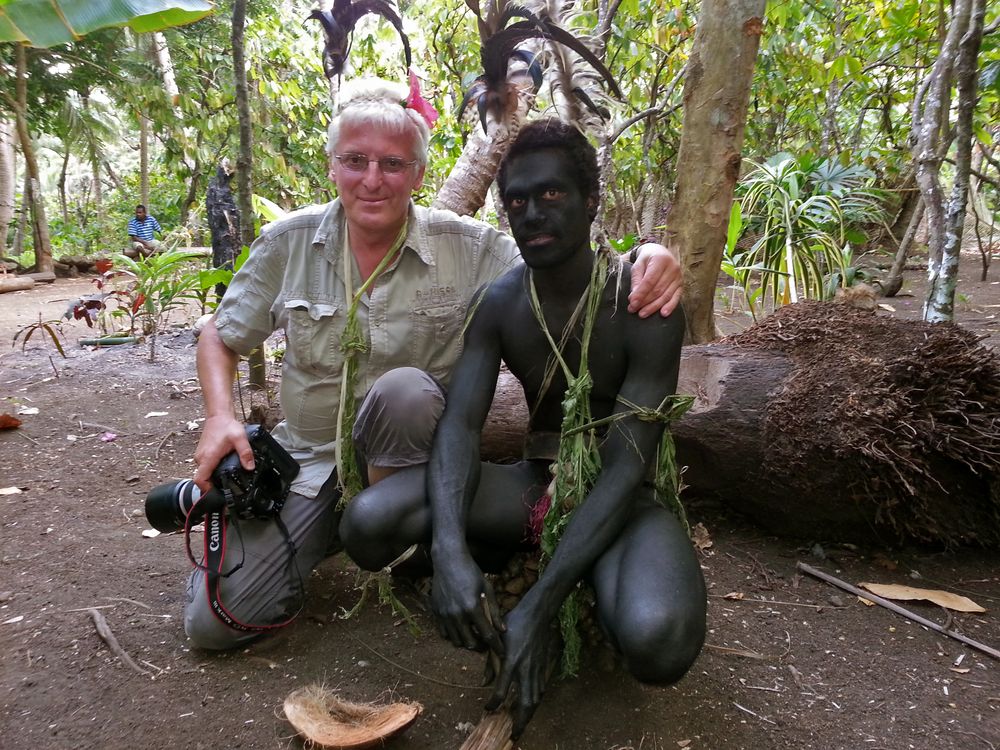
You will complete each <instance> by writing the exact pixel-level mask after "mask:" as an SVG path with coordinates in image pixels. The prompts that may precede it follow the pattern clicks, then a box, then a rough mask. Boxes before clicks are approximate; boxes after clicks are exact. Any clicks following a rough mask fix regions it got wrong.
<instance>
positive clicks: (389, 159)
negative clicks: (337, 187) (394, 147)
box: [334, 154, 417, 174]
mask: <svg viewBox="0 0 1000 750" xmlns="http://www.w3.org/2000/svg"><path fill="white" fill-rule="evenodd" d="M334 158H335V159H336V160H337V161H339V162H340V163H341V165H342V166H343V167H344V169H346V170H347V171H348V172H364V171H366V170H367V169H368V165H369V164H370V163H371V162H373V161H374V162H376V163H378V168H379V169H380V170H382V174H399V173H400V172H402V171H404V170H405V169H407V168H409V167H412V166H413V165H414V164H416V163H417V160H416V159H412V160H410V161H407V160H406V159H404V158H402V157H400V156H383V157H382V158H381V159H369V158H368V154H337V155H336V156H334Z"/></svg>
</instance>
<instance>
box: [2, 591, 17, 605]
mask: <svg viewBox="0 0 1000 750" xmlns="http://www.w3.org/2000/svg"><path fill="white" fill-rule="evenodd" d="M13 598H14V592H13V591H0V604H6V603H7V602H9V601H10V600H11V599H13Z"/></svg>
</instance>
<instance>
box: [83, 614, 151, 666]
mask: <svg viewBox="0 0 1000 750" xmlns="http://www.w3.org/2000/svg"><path fill="white" fill-rule="evenodd" d="M87 612H88V613H89V614H90V617H91V619H92V620H93V621H94V627H95V628H96V629H97V634H98V635H99V636H101V640H102V641H104V642H105V643H106V644H108V648H110V649H111V652H112V653H113V654H114V655H115V656H117V657H118V658H119V659H121V660H122V661H123V662H125V664H127V665H128V666H130V667H132V669H134V670H135V671H136V672H138V673H139V674H144V675H146V676H147V677H149V676H152V673H151V672H149V671H148V670H145V669H143V668H142V667H140V666H139V665H138V664H136V663H135V662H134V661H132V657H131V656H129V655H128V654H127V653H125V649H123V648H122V647H121V645H119V643H118V639H117V638H115V634H114V633H112V632H111V628H110V627H108V621H107V620H105V619H104V615H102V614H101V613H100V610H98V609H97V608H96V607H88V608H87Z"/></svg>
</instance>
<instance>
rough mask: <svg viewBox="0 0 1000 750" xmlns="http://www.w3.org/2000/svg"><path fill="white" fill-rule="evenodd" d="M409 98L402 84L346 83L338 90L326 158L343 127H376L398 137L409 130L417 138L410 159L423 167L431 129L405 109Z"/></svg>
mask: <svg viewBox="0 0 1000 750" xmlns="http://www.w3.org/2000/svg"><path fill="white" fill-rule="evenodd" d="M408 95H409V89H408V88H407V87H406V86H405V85H403V84H401V83H393V82H392V81H386V80H383V79H381V78H361V79H358V80H354V81H348V82H347V83H345V84H344V86H343V88H342V89H341V90H340V101H339V103H338V105H337V110H336V113H335V114H334V117H333V119H332V120H330V127H329V130H328V137H327V142H326V153H327V156H329V157H331V158H332V157H333V155H334V154H335V153H336V151H337V143H338V142H339V140H340V129H341V127H343V126H344V124H347V125H351V126H355V127H358V126H360V127H362V128H366V127H368V128H378V129H380V130H386V131H388V132H390V133H393V134H398V135H402V134H403V133H405V132H407V131H408V130H409V131H410V132H412V133H413V134H414V136H416V153H414V154H413V156H414V158H415V159H416V160H417V164H418V165H419V166H421V167H424V166H426V165H427V146H428V144H429V143H430V139H431V129H430V127H429V126H428V125H427V121H426V120H424V118H423V117H422V116H421V115H420V113H418V112H417V111H416V110H414V109H410V108H409V107H407V106H406V98H407V96H408Z"/></svg>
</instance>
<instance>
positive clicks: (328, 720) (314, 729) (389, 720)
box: [284, 685, 423, 750]
mask: <svg viewBox="0 0 1000 750" xmlns="http://www.w3.org/2000/svg"><path fill="white" fill-rule="evenodd" d="M284 709H285V718H286V719H287V720H288V723H289V724H291V725H292V726H293V727H295V730H296V731H297V732H298V733H299V734H300V735H301V736H302V737H303V738H304V739H305V740H306V746H307V747H312V746H317V747H321V748H333V749H334V750H349V749H353V748H365V747H372V746H374V745H381V744H382V743H383V742H384V741H385V740H386V739H388V738H389V737H391V736H392V735H394V734H396V733H397V732H401V731H403V730H404V729H406V727H408V726H410V724H412V723H413V722H414V721H415V720H416V718H417V716H418V715H419V714H420V712H421V711H422V710H423V707H422V706H421V705H420V704H419V703H390V704H388V705H383V706H377V705H373V704H371V703H352V702H351V701H346V700H343V699H342V698H339V697H338V696H337V695H336V694H335V693H333V692H331V691H330V690H327V689H326V688H324V687H320V686H318V685H309V686H306V687H304V688H299V689H298V690H295V691H293V692H291V693H289V695H288V697H287V698H285V703H284Z"/></svg>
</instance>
